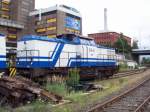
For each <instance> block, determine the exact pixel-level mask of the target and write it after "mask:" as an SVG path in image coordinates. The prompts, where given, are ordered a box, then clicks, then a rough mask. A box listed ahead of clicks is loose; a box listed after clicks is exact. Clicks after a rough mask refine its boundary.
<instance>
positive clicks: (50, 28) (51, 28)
mask: <svg viewBox="0 0 150 112" xmlns="http://www.w3.org/2000/svg"><path fill="white" fill-rule="evenodd" d="M47 30H48V31H49V30H56V27H48V28H47Z"/></svg>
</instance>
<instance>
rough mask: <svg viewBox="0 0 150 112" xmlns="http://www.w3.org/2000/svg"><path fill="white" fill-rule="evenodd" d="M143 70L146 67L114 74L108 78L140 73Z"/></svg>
mask: <svg viewBox="0 0 150 112" xmlns="http://www.w3.org/2000/svg"><path fill="white" fill-rule="evenodd" d="M145 70H146V69H145V68H144V69H137V70H132V71H126V72H121V73H117V74H114V75H113V77H110V78H111V79H114V78H120V77H126V76H130V75H134V74H139V73H142V72H144V71H145Z"/></svg>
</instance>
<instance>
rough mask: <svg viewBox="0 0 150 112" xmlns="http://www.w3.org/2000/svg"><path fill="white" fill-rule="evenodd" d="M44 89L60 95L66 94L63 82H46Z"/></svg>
mask: <svg viewBox="0 0 150 112" xmlns="http://www.w3.org/2000/svg"><path fill="white" fill-rule="evenodd" d="M46 89H47V90H49V91H51V92H54V93H57V94H59V95H61V96H65V95H66V94H67V89H66V85H65V83H47V85H46Z"/></svg>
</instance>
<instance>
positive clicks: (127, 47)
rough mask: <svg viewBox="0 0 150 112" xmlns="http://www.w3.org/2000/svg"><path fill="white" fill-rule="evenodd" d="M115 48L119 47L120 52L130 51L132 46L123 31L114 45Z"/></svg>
mask: <svg viewBox="0 0 150 112" xmlns="http://www.w3.org/2000/svg"><path fill="white" fill-rule="evenodd" d="M113 47H114V48H116V49H117V51H118V52H119V53H130V52H131V46H130V45H128V42H127V40H125V39H124V36H123V34H122V33H121V34H120V36H119V38H118V40H117V41H116V42H115V43H114V45H113Z"/></svg>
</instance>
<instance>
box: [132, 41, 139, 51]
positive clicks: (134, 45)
mask: <svg viewBox="0 0 150 112" xmlns="http://www.w3.org/2000/svg"><path fill="white" fill-rule="evenodd" d="M137 42H138V41H135V40H134V41H133V46H132V49H138V48H139V47H138V43H137Z"/></svg>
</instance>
